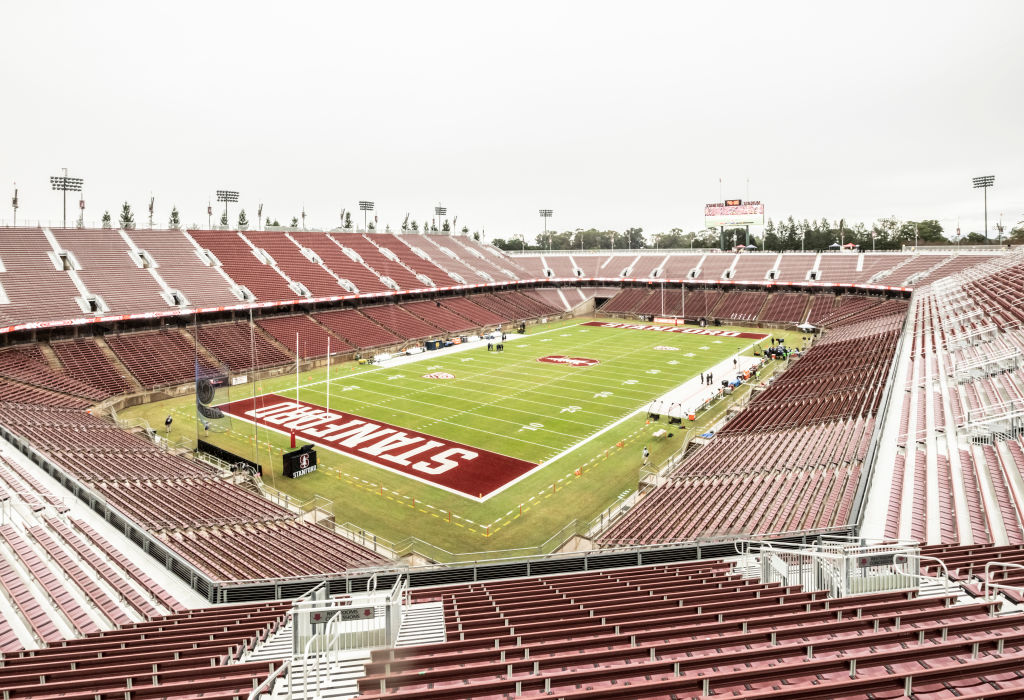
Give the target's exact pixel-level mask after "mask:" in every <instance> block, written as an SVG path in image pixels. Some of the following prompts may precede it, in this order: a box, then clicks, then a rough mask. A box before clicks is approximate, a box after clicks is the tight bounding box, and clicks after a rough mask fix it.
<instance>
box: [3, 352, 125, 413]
mask: <svg viewBox="0 0 1024 700" xmlns="http://www.w3.org/2000/svg"><path fill="white" fill-rule="evenodd" d="M0 377H2V378H5V379H7V380H10V384H9V385H10V386H17V385H16V384H14V382H17V383H18V384H22V385H28V387H35V388H38V389H42V390H46V391H48V392H53V393H56V394H65V395H67V396H69V397H79V398H83V399H91V400H94V401H99V400H100V399H104V398H106V397H107V396H109V395H110V391H109V390H107V389H104V388H100V387H97V386H94V385H92V384H89V383H87V382H85V381H81V380H79V379H76V378H75V377H74V376H73V375H72V374H68V373H66V372H60V371H57V370H55V369H53V368H52V367H51V366H50V365H49V364H48V363H47V361H46V359H45V357H44V356H43V353H42V351H41V350H40V349H39V347H38V346H37V345H17V346H14V347H8V348H3V349H0ZM27 390H31V389H27ZM14 400H17V398H15V399H14ZM55 400H56V399H55Z"/></svg>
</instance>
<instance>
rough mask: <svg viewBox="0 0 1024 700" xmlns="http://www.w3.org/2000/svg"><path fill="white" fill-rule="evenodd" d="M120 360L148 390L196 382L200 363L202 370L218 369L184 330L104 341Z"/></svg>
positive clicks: (111, 336)
mask: <svg viewBox="0 0 1024 700" xmlns="http://www.w3.org/2000/svg"><path fill="white" fill-rule="evenodd" d="M104 340H105V341H106V343H107V345H109V346H110V349H111V350H113V351H114V354H116V355H117V357H118V359H119V360H121V362H122V363H123V364H124V366H125V367H127V368H128V371H129V372H131V373H132V375H133V376H134V377H135V378H136V379H137V380H138V381H139V383H140V384H141V385H142V386H143V387H144V388H146V389H152V388H154V387H158V386H166V385H168V384H181V383H184V382H187V381H195V378H196V363H197V362H198V363H199V367H200V371H202V372H205V373H208V374H213V373H215V370H214V368H213V367H212V366H211V365H210V363H209V362H208V361H207V360H206V359H205V358H204V357H202V356H199V357H197V356H196V350H195V345H194V344H193V342H191V341H190V340H186V339H185V337H184V335H182V332H181V331H177V330H163V331H152V332H147V333H125V334H110V335H108V336H106V337H105V338H104Z"/></svg>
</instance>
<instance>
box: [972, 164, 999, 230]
mask: <svg viewBox="0 0 1024 700" xmlns="http://www.w3.org/2000/svg"><path fill="white" fill-rule="evenodd" d="M995 181H996V176H995V175H982V176H981V177H976V178H973V179H972V180H971V182H972V183H974V189H978V188H981V189H982V190H984V191H985V240H988V188H989V187H991V186H992V185H994V184H995Z"/></svg>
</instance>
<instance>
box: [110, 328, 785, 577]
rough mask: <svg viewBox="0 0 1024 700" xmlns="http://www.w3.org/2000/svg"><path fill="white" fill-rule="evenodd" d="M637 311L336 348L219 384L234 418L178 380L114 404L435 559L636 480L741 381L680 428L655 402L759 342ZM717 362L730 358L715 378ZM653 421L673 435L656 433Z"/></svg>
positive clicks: (517, 534) (549, 535)
mask: <svg viewBox="0 0 1024 700" xmlns="http://www.w3.org/2000/svg"><path fill="white" fill-rule="evenodd" d="M630 325H631V324H623V323H613V322H610V321H608V322H606V321H593V320H590V319H580V320H571V321H563V322H557V323H553V324H541V325H537V326H533V327H531V328H529V329H528V331H527V334H526V335H525V336H521V337H520V336H509V338H508V340H507V341H506V342H505V343H504V349H503V350H502V351H500V352H498V351H496V350H490V351H489V350H488V349H487V347H486V344H484V345H483V346H473V347H470V346H462V347H457V348H450V349H448V350H447V351H434V352H426V353H422V354H420V355H415V356H410V357H405V358H401V359H397V360H392V361H390V362H389V363H388V364H385V365H360V364H357V363H355V362H345V363H339V364H335V365H333V366H331V368H330V371H329V377H328V369H327V368H326V367H319V368H317V369H314V370H311V371H306V372H302V373H300V374H299V375H298V377H296V375H295V374H294V370H293V371H292V372H288V370H287V369H285V372H284V373H282V374H280V375H278V376H275V377H272V378H268V379H262V380H260V381H259V382H257V383H256V384H255V385H252V384H243V385H240V386H231V387H229V391H228V392H227V393H228V395H227V396H224V395H223V394H218V401H217V403H218V404H220V405H221V407H222V408H223V409H224V411H225V412H226V413H227V414H229V415H230V416H231V417H230V419H229V420H228V421H225V424H226V427H221V428H220V429H211V430H210V431H209V433H208V434H204V431H203V430H202V429H201V428H198V427H197V424H196V420H195V399H194V398H192V397H188V396H185V397H178V398H174V399H168V400H165V401H160V402H154V403H151V404H146V405H144V406H136V407H132V408H130V409H126V410H124V411H122V412H121V416H122V417H123V418H143V419H145V420H147V421H148V422H149V423H150V424H151V425H162V424H163V422H164V418H165V417H166V416H168V415H173V416H174V418H175V420H174V423H173V426H172V427H171V429H170V438H171V440H172V441H174V442H177V443H179V444H180V443H182V442H185V443H186V444H188V443H191V444H195V443H194V440H196V439H198V438H202V439H204V440H206V441H207V442H210V443H213V444H214V445H216V446H218V447H221V448H223V449H226V450H228V451H230V452H233V453H234V454H236V455H239V456H242V457H245V458H246V459H251V460H253V461H256V462H259V463H260V464H261V466H262V467H263V482H264V484H266V485H267V486H268V487H272V489H275V490H276V491H279V492H282V493H285V494H288V495H289V496H290V497H291V498H293V499H295V501H296V502H298V503H313V502H314V501H315V500H316V498H317V497H322V498H324V499H327V500H328V501H330V503H331V505H330V508H331V510H332V511H333V514H334V517H335V519H336V521H337V522H338V523H339V524H344V525H345V527H346V528H347V529H349V530H357V531H363V530H365V531H367V532H372V533H374V534H375V535H378V536H379V537H381V538H383V539H384V540H387V541H389V542H390V543H391V544H393V545H402V544H403V543H405V547H406V549H405V551H408V549H411V548H412V547H413V546H415V548H416V550H417V551H422V550H423V549H424V548H427V545H426V544H424V543H427V544H429V545H430V547H429V548H430V549H431V551H432V552H434V553H433V554H432V555H431V556H432V558H435V559H446V560H451V558H452V557H453V556H455V555H464V556H472V555H473V553H478V552H482V551H493V550H503V551H506V552H518V551H523V550H524V549H525V548H538V547H547V546H548V545H549V544H550V543H551V542H553V541H554V540H555V539H560V538H562V535H563V534H564V533H565V531H566V528H569V527H570V526H571V525H572V523H574V522H575V523H585V522H589V521H591V520H592V519H593V518H595V517H597V516H598V515H599V514H600V513H601V512H602V511H603V510H604V509H606V508H607V507H608V506H609V505H611V504H612V503H614V502H616V500H617V499H619V498H621V497H623V496H625V495H627V494H629V493H630V492H631V491H633V490H635V489H636V486H637V475H638V471H639V469H640V467H641V466H642V460H641V454H640V453H641V451H642V449H643V447H644V446H645V445H647V446H649V448H650V452H651V457H650V462H651V464H652V465H656V464H659V463H661V462H662V461H664V460H665V459H666V458H668V457H669V456H670V455H671V454H673V453H674V452H676V451H677V450H679V449H680V448H681V447H682V446H683V444H685V442H686V441H687V440H688V439H689V436H690V435H692V434H693V433H695V432H702V431H703V430H705V429H706V426H708V425H711V424H712V423H713V422H714V421H715V420H717V419H718V417H720V416H721V415H722V414H723V412H724V410H725V408H726V406H727V405H728V404H729V403H731V402H732V401H733V400H736V399H737V398H741V397H742V396H744V395H745V392H746V391H747V390H748V389H747V387H742V388H741V389H740V390H738V391H737V393H736V394H735V395H734V396H733V397H732V398H731V399H727V400H726V401H724V402H721V403H719V404H716V405H715V406H714V407H713V408H712V409H710V410H709V411H707V412H705V413H700V414H698V417H697V421H696V422H693V423H691V422H690V421H688V420H684V421H683V425H682V426H670V425H668V424H667V423H666V420H665V418H664V415H663V417H662V419H661V420H660V421H658V422H650V423H648V421H647V420H646V419H647V409H648V408H650V407H651V406H652V401H657V400H658V399H659V398H660V397H662V396H664V395H665V394H667V393H669V392H671V391H672V390H674V389H677V388H678V387H679V386H680V385H682V384H684V383H686V382H690V385H689V386H696V388H697V389H699V390H701V391H704V392H705V393H710V392H711V391H712V390H711V389H710V388H707V389H703V388H702V387H701V386H699V385H697V384H696V382H695V378H696V377H698V375H699V374H701V373H702V372H706V371H708V370H709V369H710V368H712V367H715V366H716V365H717V366H719V367H720V368H722V367H729V368H731V365H732V363H731V358H733V357H734V356H736V355H737V354H738V353H739V354H743V355H751V354H753V348H752V346H753V345H754V344H756V343H758V342H759V339H760V338H762V337H763V336H764V335H765V331H764V330H763V329H749V332H748V329H741V328H722V329H714V330H711V329H708V330H703V329H698V328H685V329H684V328H671V327H669V330H652V326H646V325H643V326H639V327H638V328H633V327H630ZM681 331H682V332H681ZM775 335H785V336H787V337H789V338H790V339H792V338H793V337H794V334H793V333H789V332H785V333H782V332H778V331H777V332H775ZM797 337H798V335H797ZM762 344H763V343H762ZM392 363H396V364H392ZM773 369H774V367H773V366H770V367H769V368H767V370H766V372H765V376H766V375H767V373H768V372H771V371H773ZM726 378H727V377H726V376H725V373H724V371H723V372H722V373H721V374H720V376H716V378H715V379H716V381H715V384H716V385H717V384H719V380H721V379H726ZM296 385H297V387H298V388H297V389H296ZM655 407H656V409H657V411H656V412H659V413H662V414H666V413H668V412H669V407H668V406H667V405H665V404H660V405H659V404H655ZM687 408H692V406H689V407H687ZM678 410H679V407H678V406H677V407H676V413H674V414H673V415H677V414H678ZM659 429H666V430H665V433H662V436H661V437H655V436H654V433H656V432H657V431H658V430H659ZM293 438H294V439H295V442H296V444H297V445H303V444H311V445H313V446H314V447H316V450H317V455H318V460H319V467H318V469H317V470H316V471H315V472H313V473H309V474H307V475H305V476H302V477H300V478H296V479H289V478H285V477H284V476H283V474H282V464H281V460H282V455H283V453H285V452H288V451H289V450H290V449H291V448H290V444H291V440H292V439H293ZM412 542H416V543H418V544H415V545H412V544H410V543H412ZM396 549H402V547H401V546H396Z"/></svg>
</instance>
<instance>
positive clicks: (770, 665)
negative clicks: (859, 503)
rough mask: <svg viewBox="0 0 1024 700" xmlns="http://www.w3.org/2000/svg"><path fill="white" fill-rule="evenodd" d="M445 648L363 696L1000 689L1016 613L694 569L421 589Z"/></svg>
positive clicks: (792, 695) (399, 669)
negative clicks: (436, 610) (433, 605)
mask: <svg viewBox="0 0 1024 700" xmlns="http://www.w3.org/2000/svg"><path fill="white" fill-rule="evenodd" d="M413 596H414V602H439V603H441V604H442V605H443V607H444V626H445V631H446V637H447V641H445V642H443V643H438V644H424V645H418V646H413V647H407V648H391V649H381V650H376V651H374V652H372V656H371V660H370V662H369V663H368V664H367V666H366V676H365V677H364V678H361V679H360V680H359V690H360V697H366V698H378V697H379V698H405V697H408V698H417V699H422V700H440V699H444V698H450V699H455V698H466V697H479V698H483V697H495V698H497V697H524V698H539V697H553V698H589V697H600V698H654V697H659V698H660V697H671V698H680V699H682V698H700V697H707V696H712V697H719V696H721V697H733V696H742V697H745V698H762V697H763V698H768V697H772V698H778V697H784V698H786V699H787V700H795V699H802V698H840V697H842V698H853V697H857V698H863V697H879V698H880V697H904V696H907V697H913V698H922V699H924V698H928V699H936V700H937V699H938V698H947V697H949V698H951V697H971V698H980V697H988V698H997V697H1019V695H1020V693H1021V692H1022V690H1024V672H1022V669H1024V625H1022V624H1021V623H1022V620H1021V616H1020V615H1011V616H1005V617H993V613H994V612H995V610H996V609H997V608H998V606H999V604H998V603H996V602H973V603H970V604H964V605H956V606H950V604H951V603H952V602H953V597H943V596H939V597H932V598H921V597H918V595H917V591H916V590H894V591H887V592H884V593H874V594H867V595H859V596H853V597H848V598H841V599H828V598H827V597H826V596H825V594H824V593H823V592H822V591H810V590H803V589H801V588H800V587H799V586H782V585H779V584H772V583H768V584H765V583H759V582H758V581H757V580H751V579H745V578H741V577H740V576H738V575H737V574H735V573H733V572H731V571H730V567H729V565H728V564H726V563H724V562H716V561H699V562H688V563H684V564H672V565H662V566H653V567H641V568H634V569H628V570H615V571H597V572H587V573H579V574H564V575H549V576H537V577H532V578H529V579H520V580H514V581H501V582H489V583H488V582H481V583H471V584H459V585H449V586H442V587H437V588H433V589H428V590H423V591H414V593H413Z"/></svg>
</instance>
